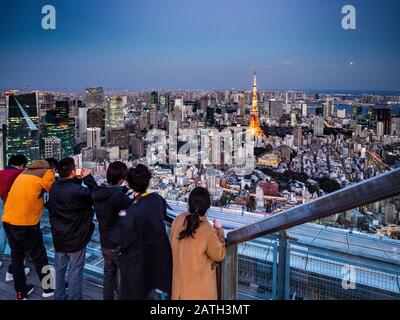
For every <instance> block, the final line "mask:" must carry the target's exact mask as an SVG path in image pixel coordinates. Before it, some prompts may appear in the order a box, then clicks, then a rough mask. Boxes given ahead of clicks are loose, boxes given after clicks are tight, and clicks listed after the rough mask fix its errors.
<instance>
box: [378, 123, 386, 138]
mask: <svg viewBox="0 0 400 320" xmlns="http://www.w3.org/2000/svg"><path fill="white" fill-rule="evenodd" d="M384 134H385V125H384V123H383V122H381V121H379V122H378V123H377V124H376V135H377V136H378V137H382V136H384Z"/></svg>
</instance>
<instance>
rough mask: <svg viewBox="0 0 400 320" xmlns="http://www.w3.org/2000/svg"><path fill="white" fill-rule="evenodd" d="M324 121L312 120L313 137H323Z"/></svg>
mask: <svg viewBox="0 0 400 320" xmlns="http://www.w3.org/2000/svg"><path fill="white" fill-rule="evenodd" d="M324 126H325V123H324V119H323V118H321V117H316V118H314V136H315V137H323V136H324Z"/></svg>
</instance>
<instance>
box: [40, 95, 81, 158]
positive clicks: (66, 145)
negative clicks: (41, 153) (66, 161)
mask: <svg viewBox="0 0 400 320" xmlns="http://www.w3.org/2000/svg"><path fill="white" fill-rule="evenodd" d="M44 136H45V138H58V139H60V145H61V152H60V158H65V157H69V156H72V155H73V154H74V146H75V120H74V119H73V118H70V117H69V101H56V108H55V110H51V111H47V112H46V116H45V134H44ZM45 152H46V151H45ZM54 158H55V157H54Z"/></svg>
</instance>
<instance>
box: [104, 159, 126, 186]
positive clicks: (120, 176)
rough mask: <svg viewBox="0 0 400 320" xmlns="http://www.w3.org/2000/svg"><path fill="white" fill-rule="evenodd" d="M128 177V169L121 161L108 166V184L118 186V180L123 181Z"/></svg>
mask: <svg viewBox="0 0 400 320" xmlns="http://www.w3.org/2000/svg"><path fill="white" fill-rule="evenodd" d="M127 175H128V167H127V166H126V164H125V163H123V162H121V161H115V162H113V163H111V164H110V165H109V166H108V169H107V182H108V183H109V184H114V185H115V184H118V182H119V181H120V180H125V179H126V176H127Z"/></svg>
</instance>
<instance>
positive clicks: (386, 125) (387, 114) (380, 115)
mask: <svg viewBox="0 0 400 320" xmlns="http://www.w3.org/2000/svg"><path fill="white" fill-rule="evenodd" d="M373 113H374V115H375V121H376V122H382V123H383V135H389V134H390V120H391V109H390V108H387V107H383V108H381V107H379V108H375V109H374V110H373Z"/></svg>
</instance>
